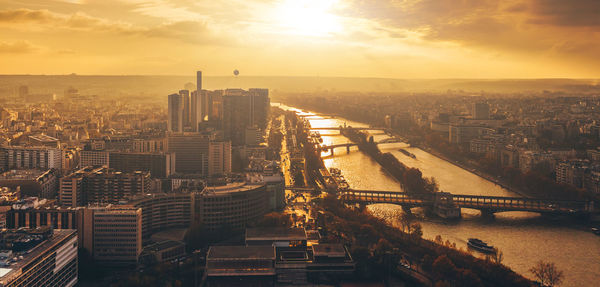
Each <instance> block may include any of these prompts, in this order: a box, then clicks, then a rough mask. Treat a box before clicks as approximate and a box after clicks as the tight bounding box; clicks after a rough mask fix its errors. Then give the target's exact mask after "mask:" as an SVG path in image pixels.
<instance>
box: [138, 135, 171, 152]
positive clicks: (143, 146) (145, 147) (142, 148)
mask: <svg viewBox="0 0 600 287" xmlns="http://www.w3.org/2000/svg"><path fill="white" fill-rule="evenodd" d="M131 151H132V152H144V153H156V152H165V151H167V139H166V138H155V139H134V140H132V141H131Z"/></svg>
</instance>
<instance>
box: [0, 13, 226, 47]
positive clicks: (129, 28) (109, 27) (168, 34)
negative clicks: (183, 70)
mask: <svg viewBox="0 0 600 287" xmlns="http://www.w3.org/2000/svg"><path fill="white" fill-rule="evenodd" d="M0 25H5V26H10V27H12V28H15V29H27V30H28V27H27V26H24V25H33V26H35V28H37V29H41V30H51V29H54V28H59V29H68V30H76V31H86V32H98V33H112V34H116V35H121V36H143V37H153V38H167V39H175V40H181V41H183V42H187V43H193V44H216V45H226V44H227V43H229V42H230V41H227V40H226V39H225V38H223V37H220V36H217V35H216V34H215V33H213V32H212V31H211V30H210V29H209V28H208V25H207V24H206V23H205V22H203V21H177V22H168V23H163V24H159V25H153V26H149V27H145V26H136V25H133V24H131V23H126V22H121V21H109V20H107V19H104V18H98V17H93V16H90V15H88V14H85V13H83V12H76V13H72V14H61V13H55V12H51V11H48V10H30V9H15V10H0ZM28 31H29V30H28Z"/></svg>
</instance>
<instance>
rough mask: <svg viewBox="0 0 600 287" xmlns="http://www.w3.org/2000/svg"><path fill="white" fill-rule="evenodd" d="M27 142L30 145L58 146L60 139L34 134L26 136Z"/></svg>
mask: <svg viewBox="0 0 600 287" xmlns="http://www.w3.org/2000/svg"><path fill="white" fill-rule="evenodd" d="M28 141H29V144H31V145H32V146H45V147H50V148H60V140H59V139H57V138H54V137H51V136H48V135H44V134H41V135H34V136H29V137H28Z"/></svg>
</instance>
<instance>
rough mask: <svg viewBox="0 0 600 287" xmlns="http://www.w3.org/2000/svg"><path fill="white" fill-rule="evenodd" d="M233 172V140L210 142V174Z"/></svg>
mask: <svg viewBox="0 0 600 287" xmlns="http://www.w3.org/2000/svg"><path fill="white" fill-rule="evenodd" d="M230 172H231V142H229V141H222V142H210V143H209V145H208V175H209V176H212V175H222V174H227V173H230Z"/></svg>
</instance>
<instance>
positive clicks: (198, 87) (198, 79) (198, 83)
mask: <svg viewBox="0 0 600 287" xmlns="http://www.w3.org/2000/svg"><path fill="white" fill-rule="evenodd" d="M196 91H202V71H196Z"/></svg>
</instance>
